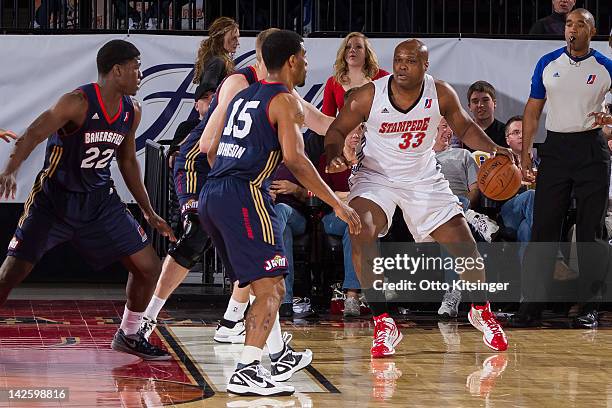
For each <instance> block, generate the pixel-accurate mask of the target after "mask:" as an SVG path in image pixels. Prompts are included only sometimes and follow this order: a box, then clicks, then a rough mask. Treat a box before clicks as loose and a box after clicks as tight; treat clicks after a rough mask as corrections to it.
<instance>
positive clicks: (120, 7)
mask: <svg viewBox="0 0 612 408" xmlns="http://www.w3.org/2000/svg"><path fill="white" fill-rule="evenodd" d="M111 4H112V5H113V6H114V10H115V18H116V19H117V20H119V21H122V20H123V21H125V24H126V25H127V28H128V29H131V30H135V29H138V28H140V22H141V21H140V12H139V11H138V10H136V8H135V7H134V2H132V1H128V2H126V1H125V0H111ZM126 12H127V15H126ZM119 28H121V27H119Z"/></svg>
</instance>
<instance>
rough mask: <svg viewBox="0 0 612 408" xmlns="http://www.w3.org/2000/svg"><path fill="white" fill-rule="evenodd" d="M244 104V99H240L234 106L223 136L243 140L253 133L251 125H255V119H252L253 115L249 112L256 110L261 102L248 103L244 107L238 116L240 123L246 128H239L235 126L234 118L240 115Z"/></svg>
mask: <svg viewBox="0 0 612 408" xmlns="http://www.w3.org/2000/svg"><path fill="white" fill-rule="evenodd" d="M243 102H244V99H242V98H240V99H238V100H237V101H236V102H234V105H233V106H232V112H231V113H230V115H229V118H228V120H227V124H226V125H225V128H224V129H223V135H225V136H229V135H232V136H233V137H235V138H236V139H243V138H244V137H245V136H246V135H248V134H249V132H250V131H251V125H252V124H253V119H252V118H251V114H250V113H249V112H247V111H248V110H249V109H256V108H257V107H258V106H259V102H260V101H248V102H247V103H245V104H244V106H243V107H242V110H241V111H240V114H239V115H238V121H240V122H243V123H244V126H243V127H242V128H239V127H238V125H237V124H236V125H234V116H236V113H238V109H240V106H241V105H242V103H243Z"/></svg>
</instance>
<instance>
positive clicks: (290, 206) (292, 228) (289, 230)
mask: <svg viewBox="0 0 612 408" xmlns="http://www.w3.org/2000/svg"><path fill="white" fill-rule="evenodd" d="M270 196H272V200H274V211H276V214H277V215H278V219H279V221H280V225H281V226H282V227H283V245H284V246H285V256H286V257H287V275H286V276H285V297H284V298H283V300H282V303H281V306H280V309H279V314H280V316H281V317H292V316H293V281H294V272H295V271H294V267H293V237H294V236H297V235H302V234H303V233H305V232H306V217H304V214H305V208H304V202H305V201H306V198H307V197H308V190H306V189H305V188H304V187H302V185H301V184H300V182H299V181H297V179H296V178H295V176H294V175H293V174H292V173H291V172H290V171H289V169H287V167H286V166H285V165H284V164H283V163H281V164H280V165H279V166H278V168H277V169H276V172H275V173H274V181H273V182H272V185H271V186H270Z"/></svg>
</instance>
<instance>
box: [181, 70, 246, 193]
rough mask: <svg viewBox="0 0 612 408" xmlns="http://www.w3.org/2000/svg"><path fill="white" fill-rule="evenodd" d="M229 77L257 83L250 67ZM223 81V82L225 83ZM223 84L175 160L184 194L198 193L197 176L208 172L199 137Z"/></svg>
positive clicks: (215, 106) (213, 108) (182, 145)
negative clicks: (183, 179) (182, 177)
mask: <svg viewBox="0 0 612 408" xmlns="http://www.w3.org/2000/svg"><path fill="white" fill-rule="evenodd" d="M231 75H244V77H245V78H246V80H247V82H248V83H249V85H251V84H253V83H255V82H257V74H256V73H255V68H253V67H252V66H248V67H244V68H241V69H239V70H237V71H235V72H234V73H232V74H230V75H229V76H228V77H227V78H229V77H230V76H231ZM227 78H225V80H226V79H227ZM225 80H223V82H225ZM223 82H221V84H220V85H219V86H218V87H217V92H216V93H215V95H214V96H213V98H212V100H211V102H210V106H209V107H208V112H206V115H204V118H202V120H201V121H200V123H199V124H198V125H197V126H196V127H195V128H193V130H192V131H191V132H190V133H189V135H187V137H186V138H185V141H184V142H183V143H182V144H181V146H180V150H179V153H178V154H177V156H176V159H175V163H176V164H175V166H176V167H177V168H178V169H179V170H183V171H184V172H185V178H186V182H185V183H186V187H187V191H186V193H196V194H197V193H198V191H196V186H197V185H198V182H197V176H198V174H199V175H203V176H206V174H208V172H209V171H210V166H209V165H208V160H207V159H206V155H205V154H202V153H200V147H199V142H200V137H201V136H202V132H203V131H204V128H205V127H206V124H207V123H208V118H209V117H210V116H211V115H212V113H213V112H214V110H215V109H216V108H217V105H218V101H217V98H218V96H219V90H220V89H221V87H222V86H223Z"/></svg>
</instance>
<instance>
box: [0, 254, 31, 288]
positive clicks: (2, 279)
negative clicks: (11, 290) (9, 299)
mask: <svg viewBox="0 0 612 408" xmlns="http://www.w3.org/2000/svg"><path fill="white" fill-rule="evenodd" d="M33 267H34V265H33V264H32V263H31V262H28V261H25V260H22V259H18V258H15V257H14V256H7V257H6V259H5V260H4V262H3V263H2V266H0V285H2V286H10V287H14V286H16V285H17V284H18V283H19V282H21V281H22V280H23V279H24V278H25V277H26V276H28V274H29V273H30V272H31V271H32V268H33Z"/></svg>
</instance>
